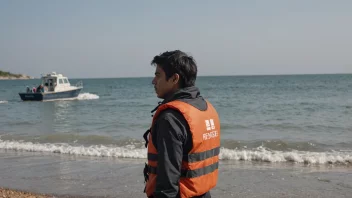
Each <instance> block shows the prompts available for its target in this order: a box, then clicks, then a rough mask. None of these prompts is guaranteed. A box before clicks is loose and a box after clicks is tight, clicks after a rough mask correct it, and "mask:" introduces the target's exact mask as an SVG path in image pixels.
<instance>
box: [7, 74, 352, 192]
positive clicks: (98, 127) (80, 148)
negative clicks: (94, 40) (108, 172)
mask: <svg viewBox="0 0 352 198" xmlns="http://www.w3.org/2000/svg"><path fill="white" fill-rule="evenodd" d="M78 81H83V85H84V88H83V90H82V91H81V93H80V94H79V96H78V97H77V98H75V99H70V100H58V101H48V102H23V101H21V99H20V97H19V95H18V93H19V92H22V91H25V88H26V86H30V87H31V86H33V87H34V86H35V87H36V86H38V85H39V84H38V83H39V80H38V79H32V80H1V81H0V153H1V154H2V156H5V157H6V156H8V155H11V156H12V155H15V154H16V155H23V153H31V154H32V155H34V156H35V157H36V159H38V158H39V159H41V158H42V159H46V158H47V157H49V156H50V157H53V158H54V159H55V160H59V161H60V159H62V158H70V157H73V156H74V157H79V156H81V157H88V158H84V159H87V160H88V162H89V160H92V161H97V160H102V161H107V162H109V161H114V160H117V159H125V160H127V161H128V160H132V161H133V159H138V160H139V161H140V162H142V161H145V160H146V157H147V154H146V152H147V151H146V148H145V147H144V143H145V142H144V139H143V137H142V136H143V133H144V132H145V131H146V130H147V129H148V128H149V127H150V124H151V119H152V117H151V116H152V114H151V110H153V109H154V108H155V107H156V106H157V104H158V102H159V101H161V100H160V99H158V98H157V97H156V94H155V92H154V89H153V85H152V83H151V81H152V78H149V77H141V78H103V79H72V80H71V84H75V83H76V82H78ZM196 86H197V87H199V89H200V92H201V95H202V96H203V97H204V98H206V99H207V100H209V101H210V102H211V103H212V104H213V105H214V107H215V108H216V110H217V111H218V113H219V116H220V122H221V151H220V160H221V162H222V163H224V164H227V165H231V164H238V163H256V164H265V166H266V167H277V165H278V164H280V165H282V166H287V165H288V166H290V165H299V166H314V167H320V168H323V167H329V169H330V170H331V169H332V170H334V169H336V170H337V169H341V168H342V169H344V172H347V173H350V172H351V167H352V75H351V74H326V75H265V76H200V77H198V78H197V81H196ZM10 153H11V154H10ZM138 160H137V161H138ZM137 164H138V163H137ZM0 172H1V171H0ZM0 176H1V174H0ZM350 189H352V187H351V188H350ZM225 197H226V196H225Z"/></svg>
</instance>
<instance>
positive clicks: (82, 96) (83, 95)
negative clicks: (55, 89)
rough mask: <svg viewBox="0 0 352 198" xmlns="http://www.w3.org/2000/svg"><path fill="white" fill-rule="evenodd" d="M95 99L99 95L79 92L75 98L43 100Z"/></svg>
mask: <svg viewBox="0 0 352 198" xmlns="http://www.w3.org/2000/svg"><path fill="white" fill-rule="evenodd" d="M95 99H99V96H98V95H95V94H91V93H81V94H79V95H78V96H77V97H75V98H58V99H51V100H45V102H51V101H67V100H95Z"/></svg>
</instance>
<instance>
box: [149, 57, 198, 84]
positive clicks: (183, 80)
mask: <svg viewBox="0 0 352 198" xmlns="http://www.w3.org/2000/svg"><path fill="white" fill-rule="evenodd" d="M151 65H158V66H160V67H161V68H162V69H163V70H164V72H165V75H166V80H168V79H169V78H170V77H171V76H173V75H174V74H175V73H177V74H178V75H179V76H180V84H179V85H180V88H184V87H190V86H194V84H195V81H196V78H197V64H196V61H195V60H194V59H193V57H192V56H188V55H187V54H186V53H184V52H182V51H180V50H175V51H170V52H169V51H166V52H164V53H162V54H160V55H158V56H155V57H154V59H153V60H152V61H151Z"/></svg>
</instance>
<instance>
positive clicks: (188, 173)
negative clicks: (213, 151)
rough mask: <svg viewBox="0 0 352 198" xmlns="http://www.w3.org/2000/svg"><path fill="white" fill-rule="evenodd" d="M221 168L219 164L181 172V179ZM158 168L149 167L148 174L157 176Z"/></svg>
mask: <svg viewBox="0 0 352 198" xmlns="http://www.w3.org/2000/svg"><path fill="white" fill-rule="evenodd" d="M218 168H219V162H215V163H213V164H211V165H209V166H206V167H203V168H199V169H195V170H181V177H187V178H194V177H200V176H203V175H206V174H209V173H212V172H214V171H215V170H216V169H218ZM156 171H157V169H156V167H153V166H148V173H152V174H156Z"/></svg>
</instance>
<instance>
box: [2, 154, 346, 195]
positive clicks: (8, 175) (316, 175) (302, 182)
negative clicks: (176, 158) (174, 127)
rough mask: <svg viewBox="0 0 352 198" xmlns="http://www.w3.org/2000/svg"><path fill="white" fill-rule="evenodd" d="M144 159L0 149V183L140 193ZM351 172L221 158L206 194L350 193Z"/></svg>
mask: <svg viewBox="0 0 352 198" xmlns="http://www.w3.org/2000/svg"><path fill="white" fill-rule="evenodd" d="M144 162H145V160H142V159H128V158H126V159H123V158H108V157H91V156H67V155H60V154H49V155H48V154H44V153H31V152H13V151H7V152H1V150H0V186H1V187H2V188H3V189H9V190H8V191H9V192H10V193H11V191H13V192H14V193H19V194H18V195H21V194H20V193H21V192H33V193H32V194H33V195H30V196H24V195H23V196H22V195H21V196H17V197H23V198H29V197H31V196H32V197H35V194H38V195H42V197H39V196H38V197H39V198H54V197H55V198H83V197H90V198H93V197H96V198H102V197H105V198H110V197H120V198H130V197H145V194H144V193H143V189H144V177H143V173H142V170H143V167H144ZM351 174H352V173H351V168H349V167H334V166H326V167H314V166H304V165H297V164H290V163H261V162H244V161H230V160H229V161H221V163H220V166H219V180H218V184H217V186H216V187H215V188H214V189H212V190H211V191H210V193H211V195H212V197H224V198H227V197H229V198H231V197H248V198H254V197H264V198H269V197H270V198H281V197H321V198H330V197H341V198H343V197H349V195H350V194H351V192H352V177H351ZM11 189H15V190H11ZM0 196H1V194H0ZM12 197H13V198H15V197H16V196H12Z"/></svg>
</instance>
